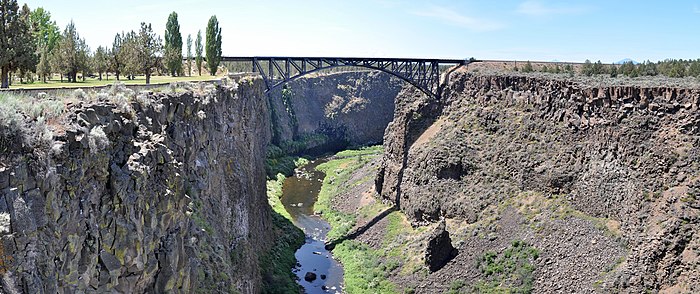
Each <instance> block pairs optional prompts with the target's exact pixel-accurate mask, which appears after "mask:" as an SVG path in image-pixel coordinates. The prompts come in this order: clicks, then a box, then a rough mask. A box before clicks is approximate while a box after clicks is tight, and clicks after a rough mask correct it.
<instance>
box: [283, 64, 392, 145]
mask: <svg viewBox="0 0 700 294" xmlns="http://www.w3.org/2000/svg"><path fill="white" fill-rule="evenodd" d="M403 84H404V82H403V81H401V80H399V79H397V78H394V77H392V76H391V75H389V74H385V73H381V72H345V73H336V74H329V75H322V76H317V77H302V78H300V79H297V80H295V81H292V82H290V83H289V84H288V85H287V86H288V88H287V89H286V90H285V89H283V88H281V87H280V88H278V89H275V90H274V91H273V92H272V93H271V95H270V105H271V108H272V117H273V143H275V144H280V143H283V142H288V141H299V140H304V139H307V138H310V137H314V136H323V137H326V139H325V140H308V141H309V142H308V143H309V144H308V146H306V148H305V149H306V150H308V151H311V152H312V153H313V151H314V149H315V148H316V149H324V148H323V147H324V146H320V145H324V144H325V145H328V146H326V147H327V148H328V149H331V150H332V149H339V148H341V149H342V148H345V147H346V146H358V145H368V144H376V143H381V142H382V140H383V137H384V130H385V128H386V126H387V125H388V124H389V122H390V121H391V120H392V118H393V113H394V98H396V96H397V95H398V93H399V91H400V90H401V88H402V86H403ZM317 147H318V148H317ZM318 151H324V150H318Z"/></svg>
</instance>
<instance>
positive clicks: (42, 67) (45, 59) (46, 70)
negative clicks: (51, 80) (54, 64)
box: [36, 48, 51, 83]
mask: <svg viewBox="0 0 700 294" xmlns="http://www.w3.org/2000/svg"><path fill="white" fill-rule="evenodd" d="M50 58H51V53H50V52H49V51H48V49H47V48H42V49H41V52H40V57H39V63H38V64H37V65H36V73H37V74H38V75H39V77H41V80H42V82H44V83H46V77H47V76H51V62H50Z"/></svg>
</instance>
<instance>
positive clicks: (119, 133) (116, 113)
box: [0, 78, 273, 293]
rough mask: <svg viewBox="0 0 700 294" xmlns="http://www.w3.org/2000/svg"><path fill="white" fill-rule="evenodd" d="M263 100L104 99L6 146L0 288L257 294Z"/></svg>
mask: <svg viewBox="0 0 700 294" xmlns="http://www.w3.org/2000/svg"><path fill="white" fill-rule="evenodd" d="M263 91H264V87H263V83H262V81H261V80H260V79H259V78H257V79H244V80H243V81H241V83H240V85H235V84H234V85H229V86H221V85H219V86H207V87H206V89H204V87H203V86H201V87H200V89H176V90H174V91H173V93H170V94H167V95H166V94H162V93H153V92H151V93H149V94H143V93H142V94H138V95H136V94H135V93H133V92H131V93H129V92H128V90H127V93H126V94H125V93H108V94H103V95H102V97H101V98H100V99H97V100H96V101H92V102H90V103H87V102H85V103H84V102H81V101H77V102H76V101H74V102H73V104H72V105H71V106H69V107H68V110H67V112H66V113H65V114H64V116H63V117H62V118H60V119H57V120H54V121H49V122H48V125H49V127H50V128H51V129H53V130H54V134H55V137H54V138H53V140H50V141H49V145H48V146H47V147H46V148H28V147H27V146H26V145H27V144H24V143H22V142H21V140H15V141H12V140H4V141H3V143H4V145H3V146H4V147H6V148H5V149H4V151H3V153H2V154H1V157H2V161H0V162H1V163H2V164H1V165H0V222H1V223H0V231H2V232H1V233H0V234H1V235H2V236H1V237H0V239H1V242H0V273H1V274H2V281H1V282H0V284H1V285H2V287H1V289H0V291H2V292H5V293H16V292H23V293H74V292H78V293H80V292H83V293H85V292H101V293H104V292H114V291H116V292H122V293H143V292H156V293H163V292H179V293H193V292H220V291H223V292H236V293H258V292H259V291H260V284H261V280H260V279H261V278H260V273H259V264H258V263H259V261H258V260H259V255H260V254H263V253H264V252H265V251H266V250H267V249H269V246H270V245H271V244H272V241H273V240H272V237H271V228H270V226H271V221H270V208H269V206H268V204H267V197H266V195H265V173H264V167H263V160H264V157H265V146H266V144H267V143H268V141H269V140H270V129H271V127H270V124H269V113H268V108H267V103H266V97H265V94H264V93H263ZM30 124H31V123H30ZM3 127H7V126H3ZM3 139H7V138H3ZM7 147H9V148H7Z"/></svg>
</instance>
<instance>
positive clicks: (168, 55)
mask: <svg viewBox="0 0 700 294" xmlns="http://www.w3.org/2000/svg"><path fill="white" fill-rule="evenodd" d="M165 65H166V67H167V69H168V71H169V72H170V75H172V76H173V77H174V76H175V75H176V74H180V73H181V72H182V35H181V34H180V24H179V23H178V21H177V13H176V12H174V11H173V12H172V13H171V14H170V16H168V22H167V23H166V25H165Z"/></svg>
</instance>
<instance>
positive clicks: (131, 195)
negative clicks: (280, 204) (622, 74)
mask: <svg viewBox="0 0 700 294" xmlns="http://www.w3.org/2000/svg"><path fill="white" fill-rule="evenodd" d="M445 79H446V80H447V81H448V82H447V83H446V85H445V86H444V89H443V94H442V97H441V98H440V99H436V98H434V97H430V96H427V95H425V94H424V93H422V92H420V91H418V90H416V89H415V88H413V87H412V86H410V85H407V84H404V83H403V82H401V81H400V80H399V79H396V78H393V77H391V76H390V75H388V74H384V73H377V72H348V73H336V74H329V75H319V76H313V77H308V78H301V79H298V80H295V81H293V82H290V83H289V84H288V85H287V86H285V87H283V88H278V89H275V90H273V91H272V92H271V93H269V94H266V93H264V89H265V88H264V84H263V82H262V80H261V79H260V78H257V77H254V76H249V77H243V78H239V79H235V80H230V79H225V80H223V81H220V82H218V83H214V84H210V85H206V86H205V85H198V86H195V85H180V86H179V87H173V89H171V90H170V91H166V92H167V93H163V92H162V91H156V90H153V89H151V90H147V91H142V92H140V93H135V92H133V91H131V92H129V91H128V90H123V89H121V90H120V89H113V90H112V91H111V92H109V91H108V92H105V93H103V95H102V96H100V95H98V98H95V99H87V100H85V99H82V100H81V99H70V100H66V101H68V102H66V104H67V106H66V109H65V111H64V113H63V115H61V116H60V117H59V118H54V119H53V120H49V121H48V123H47V125H48V129H50V130H51V132H52V136H51V139H50V140H45V142H44V141H42V142H43V143H41V144H39V143H37V142H39V141H37V140H35V138H36V136H35V133H37V132H38V131H37V130H41V128H39V125H40V123H39V120H38V119H36V118H33V117H32V116H30V115H28V114H23V115H22V118H23V119H22V120H21V121H20V122H19V125H20V126H19V127H21V129H24V130H25V131H22V132H21V133H19V134H18V135H13V136H10V135H7V134H8V132H5V131H4V132H0V134H3V136H4V137H3V138H2V140H1V141H0V147H2V148H1V149H0V150H3V152H2V154H0V158H1V159H2V160H1V164H0V191H1V192H0V193H1V197H0V240H1V241H2V242H0V246H1V247H0V273H1V274H2V281H1V282H0V286H2V289H0V290H2V291H4V292H9V293H46V292H51V293H66V292H68V293H72V292H110V291H115V292H124V293H140V292H180V293H191V292H221V291H223V292H231V293H260V292H264V293H275V291H274V289H270V287H268V286H270V283H271V281H273V282H274V281H277V280H276V279H277V278H276V277H271V276H270V272H271V271H270V270H269V269H267V268H266V265H268V266H269V264H267V263H269V261H270V260H271V259H270V258H271V257H270V256H269V253H270V252H276V251H274V250H275V249H274V248H273V247H274V244H275V243H280V242H275V241H278V240H282V239H284V238H285V237H284V235H287V234H299V233H298V232H296V233H295V230H294V229H292V228H290V227H289V226H281V225H279V223H278V222H280V221H278V220H279V219H280V218H281V217H280V216H279V215H276V212H275V211H272V210H271V209H270V206H269V205H268V195H266V192H265V183H266V178H267V177H274V176H275V175H276V173H277V171H278V170H283V169H282V168H275V167H271V166H277V167H279V166H283V165H285V164H286V163H288V161H289V160H290V159H289V158H293V157H296V156H301V155H306V156H316V155H319V154H326V153H329V152H336V151H340V150H343V149H346V148H354V147H361V146H368V145H375V144H383V149H382V150H380V151H372V152H368V153H365V154H362V155H357V156H355V157H352V159H348V158H350V157H347V158H345V157H343V156H338V158H339V159H343V158H345V160H346V162H345V163H343V164H338V165H329V166H328V167H327V168H328V169H327V170H326V178H325V180H324V187H326V186H328V185H336V186H339V187H342V189H337V191H336V192H337V193H332V195H331V196H330V199H326V200H323V201H327V202H328V203H326V205H327V206H328V208H327V209H328V210H326V211H324V212H323V213H322V214H321V216H322V217H327V216H328V215H331V214H333V215H334V214H335V213H338V214H342V215H344V216H347V217H348V218H351V219H353V221H352V222H349V223H350V224H351V226H350V227H347V228H345V229H344V231H343V232H340V233H342V234H340V233H338V234H336V235H340V238H339V239H336V240H335V241H338V244H339V245H338V247H337V248H336V249H334V252H336V251H337V252H338V256H339V260H340V261H341V262H343V261H344V260H346V259H345V258H344V256H347V255H350V254H354V255H355V256H369V255H372V254H374V255H372V256H374V257H376V261H377V264H376V265H374V266H376V267H379V266H380V265H381V266H383V268H382V269H375V268H372V267H373V266H372V264H369V265H367V266H363V267H360V268H357V267H352V266H346V273H345V275H346V286H348V287H346V289H348V292H349V293H374V292H376V291H378V290H377V289H391V291H395V292H398V293H401V292H404V293H445V292H449V291H453V293H455V292H456V293H460V292H465V293H467V292H486V291H516V292H518V291H519V292H545V293H549V292H561V291H563V292H573V291H575V292H644V291H651V292H667V293H678V292H681V293H684V292H696V291H698V290H700V281H698V280H697V277H698V276H700V264H698V260H699V259H698V254H700V241H699V240H700V239H698V238H697V233H698V228H699V226H698V223H699V222H700V194H698V193H699V192H698V191H700V190H699V189H700V174H698V170H700V166H699V165H700V113H699V112H698V108H699V107H700V87H698V86H693V85H685V84H682V83H681V84H679V83H666V82H665V81H662V80H658V81H644V82H634V81H632V82H628V81H626V82H624V83H621V82H616V81H602V80H596V79H594V78H591V79H580V78H571V77H568V76H566V75H541V74H537V73H529V74H528V73H513V72H511V73H503V72H493V71H488V70H478V71H477V70H475V69H474V68H470V67H463V68H460V69H458V70H456V71H454V72H452V73H451V74H450V75H449V77H445ZM115 97H122V98H124V99H121V98H120V99H115ZM2 127H3V128H9V126H6V125H3V126H2ZM373 150H374V149H373ZM272 151H274V152H272ZM341 166H344V167H341ZM286 169H287V170H289V168H288V167H287V168H286ZM321 193H322V194H323V193H324V192H323V188H322V190H321ZM319 201H321V200H319ZM317 205H318V204H317ZM329 222H330V223H331V225H333V224H334V221H333V220H330V221H329ZM335 229H336V230H337V229H338V227H336V228H335ZM350 235H351V236H352V238H348V239H347V240H344V239H342V237H343V236H346V237H347V236H350ZM292 243H293V245H294V246H298V245H301V244H296V243H295V242H290V244H292ZM290 246H291V245H290ZM294 246H292V247H294ZM392 250H393V251H392ZM397 250H398V251H397ZM399 252H400V253H399ZM370 253H371V254H370ZM272 255H275V254H272ZM508 264H515V265H517V268H518V269H517V270H516V269H514V268H512V266H507V265H508ZM387 265H391V266H390V267H389V266H387ZM521 269H524V270H521ZM348 270H352V271H357V272H354V273H348ZM282 271H283V272H284V271H286V272H287V273H288V274H289V275H291V267H290V268H287V269H283V270H282ZM359 271H367V272H371V273H372V274H374V275H376V276H378V278H377V279H378V280H381V281H383V282H381V283H376V285H375V284H371V283H365V284H366V285H365V286H358V287H352V285H347V284H351V283H352V282H351V281H350V280H349V279H359V280H361V279H362V277H357V276H361V273H360V272H359ZM379 272H381V273H379ZM348 275H350V276H348ZM365 276H372V275H365ZM359 280H358V281H359ZM374 286H376V287H384V288H372V287H374ZM353 289H354V290H353ZM352 291H355V292H352Z"/></svg>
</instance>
